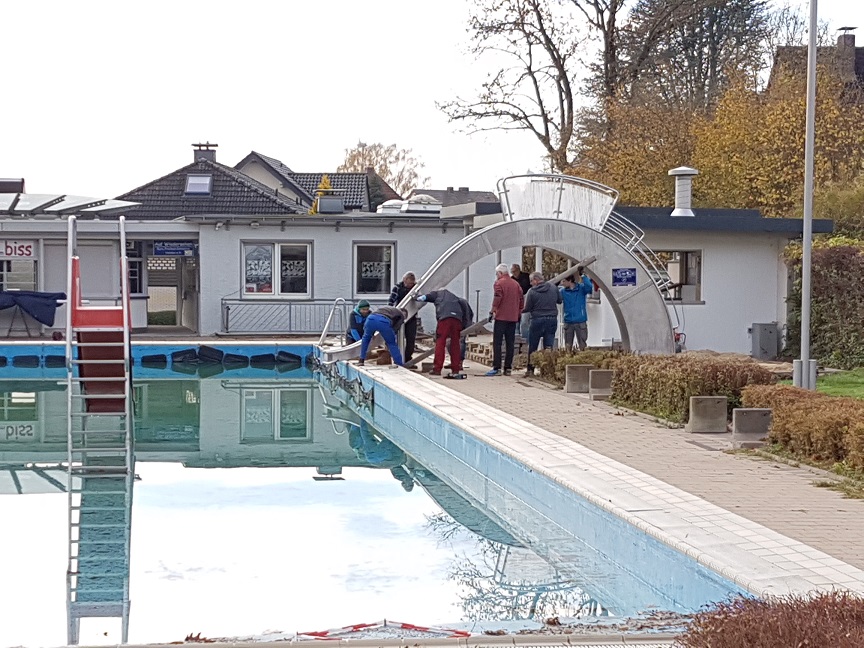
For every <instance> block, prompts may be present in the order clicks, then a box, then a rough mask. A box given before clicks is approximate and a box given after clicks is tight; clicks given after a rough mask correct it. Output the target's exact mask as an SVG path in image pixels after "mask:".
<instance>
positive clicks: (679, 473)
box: [434, 362, 864, 569]
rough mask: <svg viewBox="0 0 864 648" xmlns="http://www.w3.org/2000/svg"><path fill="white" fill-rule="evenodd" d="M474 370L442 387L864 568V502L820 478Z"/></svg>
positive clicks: (706, 438) (532, 385) (519, 381)
mask: <svg viewBox="0 0 864 648" xmlns="http://www.w3.org/2000/svg"><path fill="white" fill-rule="evenodd" d="M469 365H470V368H469V369H468V370H466V373H468V374H469V376H470V378H469V379H468V380H440V379H437V378H436V379H434V380H436V381H440V384H442V385H446V386H447V387H449V388H451V389H453V390H454V391H457V392H460V393H463V394H466V395H468V396H471V397H473V398H475V399H477V400H479V401H481V402H484V403H486V404H488V405H491V406H493V407H495V408H497V409H499V410H501V411H503V412H506V413H508V414H511V415H513V416H517V417H519V418H522V419H525V420H527V421H530V422H531V423H533V424H534V425H536V426H538V427H541V428H543V429H545V430H547V431H549V432H553V433H555V434H558V435H560V436H562V437H565V438H567V439H571V440H573V441H576V442H577V443H579V444H581V445H583V446H586V447H587V448H590V449H591V450H594V451H595V452H598V453H600V454H602V455H605V456H607V457H609V458H611V459H614V460H616V461H619V462H621V463H623V464H626V465H628V466H631V467H632V468H635V469H637V470H639V471H642V472H644V473H647V474H649V475H651V476H653V477H656V478H657V479H660V480H662V481H664V482H666V483H668V484H671V485H673V486H676V487H678V488H680V489H682V490H684V491H687V492H688V493H692V494H693V495H697V496H699V497H701V498H703V499H705V500H708V501H709V502H711V503H713V504H716V505H717V506H720V507H722V508H724V509H726V510H728V511H731V512H734V513H737V514H738V515H741V516H743V517H745V518H747V519H749V520H752V521H753V522H757V523H759V524H761V525H763V526H766V527H768V528H769V529H772V530H774V531H776V532H778V533H781V534H783V535H785V536H788V537H790V538H794V539H796V540H798V541H800V542H803V543H804V544H807V545H810V546H811V547H814V548H816V549H819V550H820V551H823V552H825V553H827V554H829V555H830V556H833V557H834V558H837V559H839V560H842V561H843V562H846V563H849V564H851V565H854V566H856V567H858V568H861V569H864V542H862V538H864V500H854V499H844V497H843V495H842V494H840V493H838V492H836V491H833V490H830V489H826V488H818V487H816V486H814V482H817V481H819V480H820V477H819V476H818V475H816V474H814V473H813V472H812V471H810V470H807V469H805V468H794V467H791V466H787V465H784V464H781V463H775V462H772V461H765V460H758V459H754V458H752V457H746V456H742V455H731V454H728V453H725V452H722V451H721V450H720V449H719V448H720V447H721V446H722V445H723V444H722V443H718V440H717V439H716V437H715V438H712V437H711V436H710V435H694V434H688V433H685V432H684V431H683V430H674V429H671V430H670V429H667V428H665V427H660V426H658V425H657V424H655V423H653V422H652V421H650V420H647V419H645V418H642V417H640V416H635V415H622V414H621V413H620V411H618V410H615V409H614V408H611V407H609V406H607V405H605V404H599V403H592V402H591V401H589V400H588V399H586V398H584V397H582V396H579V395H569V394H564V393H563V392H562V391H560V390H552V389H550V388H549V387H547V386H545V385H543V384H540V383H538V382H537V381H534V380H525V379H520V378H517V377H515V376H516V372H514V377H512V378H505V377H503V376H502V377H495V378H486V377H483V376H482V373H483V372H485V371H486V368H485V367H482V366H481V365H479V364H478V363H476V362H470V363H469ZM520 373H521V372H520Z"/></svg>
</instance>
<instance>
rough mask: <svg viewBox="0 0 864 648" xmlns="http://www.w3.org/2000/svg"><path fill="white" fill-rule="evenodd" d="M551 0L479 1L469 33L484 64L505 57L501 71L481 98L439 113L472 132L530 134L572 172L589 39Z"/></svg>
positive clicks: (454, 103)
mask: <svg viewBox="0 0 864 648" xmlns="http://www.w3.org/2000/svg"><path fill="white" fill-rule="evenodd" d="M560 9H561V7H560V6H558V5H557V4H556V5H555V6H554V7H553V6H552V5H551V4H550V3H549V2H547V1H546V0H494V1H492V0H475V7H474V13H473V15H472V16H471V20H470V27H469V31H470V32H471V34H472V40H473V44H472V52H473V54H474V55H475V56H477V57H482V56H488V57H490V58H491V57H501V58H503V59H504V61H505V63H504V65H503V66H502V68H501V70H500V71H499V72H497V73H494V74H491V75H490V76H489V78H487V80H486V81H485V82H484V83H483V84H482V86H481V88H480V92H479V93H478V95H477V97H476V98H473V99H463V98H457V99H455V100H453V101H448V102H445V103H443V104H438V107H439V108H440V109H441V110H443V111H444V113H445V114H446V115H447V116H448V117H449V118H450V121H454V122H465V123H467V124H470V127H469V129H468V130H469V131H470V132H476V131H486V130H522V131H528V132H529V133H531V134H533V135H534V136H535V137H536V138H537V140H538V141H539V142H540V144H541V145H542V146H543V148H544V150H545V151H546V154H547V156H548V158H549V161H550V166H551V167H552V168H553V169H555V170H558V171H562V170H564V169H566V168H567V167H568V166H570V161H571V160H570V157H568V156H569V155H570V149H571V141H572V138H573V123H574V105H575V102H574V97H575V95H576V90H575V89H574V77H575V73H576V70H577V69H578V60H577V52H578V50H579V46H580V44H581V42H582V39H581V38H580V37H579V36H578V34H577V30H576V27H575V25H574V22H573V20H572V16H570V15H568V13H569V12H566V11H561V10H560Z"/></svg>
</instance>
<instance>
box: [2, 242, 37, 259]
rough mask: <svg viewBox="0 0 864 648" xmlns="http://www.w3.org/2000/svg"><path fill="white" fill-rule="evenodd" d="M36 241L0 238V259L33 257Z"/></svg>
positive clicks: (34, 255)
mask: <svg viewBox="0 0 864 648" xmlns="http://www.w3.org/2000/svg"><path fill="white" fill-rule="evenodd" d="M37 256H38V247H37V246H36V241H18V240H8V239H7V240H0V259H35V258H36V257H37Z"/></svg>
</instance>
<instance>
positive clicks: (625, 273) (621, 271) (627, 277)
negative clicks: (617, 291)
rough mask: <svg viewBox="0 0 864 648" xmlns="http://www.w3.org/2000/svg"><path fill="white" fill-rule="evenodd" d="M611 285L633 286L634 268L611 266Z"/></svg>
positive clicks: (634, 279) (634, 280) (634, 283)
mask: <svg viewBox="0 0 864 648" xmlns="http://www.w3.org/2000/svg"><path fill="white" fill-rule="evenodd" d="M612 285H613V286H635V285H636V268H612Z"/></svg>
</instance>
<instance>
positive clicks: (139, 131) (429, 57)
mask: <svg viewBox="0 0 864 648" xmlns="http://www.w3.org/2000/svg"><path fill="white" fill-rule="evenodd" d="M791 1H792V2H793V3H796V2H800V5H801V6H803V7H805V10H806V7H807V6H808V5H807V2H806V0H791ZM469 5H470V2H469V1H468V0H436V2H435V3H432V4H429V3H417V2H405V1H404V0H367V1H366V2H356V0H330V1H329V2H327V3H322V2H311V1H309V0H306V1H304V0H291V1H288V0H282V1H279V0H246V2H242V3H238V2H226V1H224V0H210V1H206V2H205V1H202V0H182V1H180V2H178V1H177V0H151V1H150V2H147V3H141V2H116V1H110V0H109V1H102V0H99V1H97V0H79V1H78V2H68V1H67V0H43V1H40V2H8V3H4V6H3V18H2V23H3V26H4V29H3V38H2V39H0V60H3V61H6V62H7V65H5V66H4V84H3V88H4V99H5V101H4V102H3V106H2V108H0V177H23V178H25V179H26V182H27V185H26V187H27V191H28V192H31V193H66V194H75V195H87V196H95V197H113V196H116V195H119V194H121V193H124V192H126V191H128V190H130V189H133V188H135V187H137V186H140V185H142V184H145V183H147V182H149V181H151V180H154V179H156V178H158V177H161V176H163V175H165V174H167V173H170V172H171V171H173V170H175V169H177V168H179V167H181V166H185V165H186V164H188V163H189V162H191V161H192V159H193V158H192V153H191V146H190V145H191V144H192V143H194V142H199V141H209V142H215V143H218V144H219V149H218V153H217V160H218V161H220V162H223V163H226V164H230V165H233V164H236V163H237V162H238V161H239V160H240V159H242V158H243V157H244V156H245V155H246V154H247V153H248V152H249V151H251V150H256V151H258V152H261V153H264V154H266V155H270V156H272V157H276V158H278V159H280V160H282V161H283V162H284V163H286V164H287V165H288V166H290V167H291V168H292V169H294V170H295V171H306V172H323V171H332V170H335V168H336V167H337V166H338V165H339V163H340V162H341V161H342V159H343V157H344V151H345V149H346V148H349V147H351V146H353V145H354V144H356V143H357V142H358V141H360V140H362V141H364V142H367V143H371V142H382V143H385V144H389V143H396V144H397V145H398V146H399V147H400V148H410V149H413V151H414V152H415V154H417V155H419V156H420V158H422V160H423V161H424V162H425V169H424V170H423V175H425V176H428V177H429V179H430V180H429V183H428V184H427V186H429V187H433V188H445V187H447V186H468V187H470V188H471V189H476V190H493V189H494V187H495V182H496V181H497V179H498V178H501V177H505V176H507V175H512V174H519V173H525V172H527V171H534V172H539V171H543V170H544V164H543V159H542V149H541V147H540V144H539V143H538V142H537V141H536V140H535V139H533V138H532V136H530V135H528V134H526V133H520V132H513V131H510V132H495V133H483V134H475V135H468V134H465V133H461V132H459V131H458V130H457V128H456V127H455V126H454V125H453V124H450V123H448V121H447V118H446V117H445V116H444V114H443V113H441V111H439V110H438V109H437V108H436V105H435V102H436V101H446V100H448V99H451V98H454V97H456V96H465V97H470V96H471V95H472V94H473V93H474V92H475V91H476V88H477V87H479V85H480V83H481V82H482V80H483V79H484V78H485V77H486V75H487V74H489V73H490V72H491V71H492V70H490V66H489V64H487V63H484V62H483V61H479V62H478V61H476V60H475V59H474V58H473V57H472V56H471V55H470V54H468V52H467V50H468V36H467V32H466V24H467V17H468V7H469ZM820 17H821V18H822V19H825V20H827V21H829V22H830V23H831V24H832V25H834V26H835V27H836V26H841V24H842V26H846V25H848V26H856V25H857V26H860V27H861V31H860V32H859V34H860V36H859V43H861V44H864V3H862V2H859V1H858V0H823V1H822V2H821V3H820Z"/></svg>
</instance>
